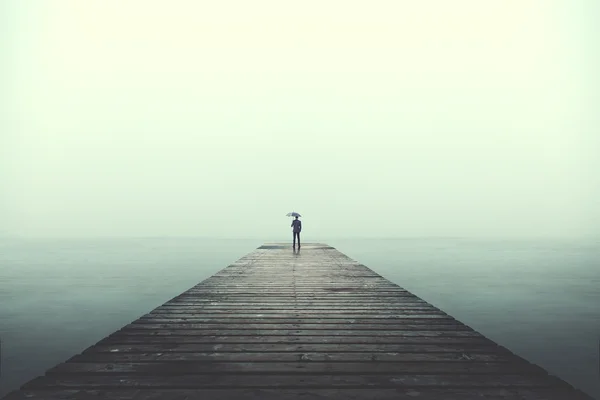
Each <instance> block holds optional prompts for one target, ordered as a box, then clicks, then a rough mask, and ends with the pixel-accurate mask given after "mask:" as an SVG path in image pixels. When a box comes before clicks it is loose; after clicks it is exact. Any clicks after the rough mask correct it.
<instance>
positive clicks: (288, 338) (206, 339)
mask: <svg viewBox="0 0 600 400" xmlns="http://www.w3.org/2000/svg"><path fill="white" fill-rule="evenodd" d="M487 342H488V339H487V338H485V337H483V336H481V337H451V336H416V337H410V336H375V335H369V336H338V335H336V336H327V335H321V336H306V335H257V336H237V335H236V336H220V335H214V336H195V335H194V336H190V335H179V334H163V335H126V334H123V333H114V334H112V335H110V336H109V337H107V338H105V339H103V340H101V341H100V342H98V344H113V343H119V344H129V343H140V344H143V343H160V344H163V343H165V344H167V343H178V344H195V343H198V344H203V343H213V344H215V343H218V344H221V343H226V344H233V343H241V344H250V343H273V344H288V343H302V344H328V343H331V344H363V343H369V344H387V343H389V344H462V343H465V344H467V345H471V344H486V343H487Z"/></svg>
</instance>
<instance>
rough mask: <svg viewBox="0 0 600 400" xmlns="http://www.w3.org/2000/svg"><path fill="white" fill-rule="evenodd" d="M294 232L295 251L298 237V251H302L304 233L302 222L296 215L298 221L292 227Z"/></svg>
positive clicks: (294, 221)
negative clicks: (301, 243) (301, 235)
mask: <svg viewBox="0 0 600 400" xmlns="http://www.w3.org/2000/svg"><path fill="white" fill-rule="evenodd" d="M290 226H291V227H292V228H294V229H293V231H294V249H295V248H296V237H298V249H300V231H302V221H300V220H299V219H298V216H297V215H296V219H295V220H293V221H292V225H290Z"/></svg>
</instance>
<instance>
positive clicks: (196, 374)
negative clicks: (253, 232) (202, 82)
mask: <svg viewBox="0 0 600 400" xmlns="http://www.w3.org/2000/svg"><path fill="white" fill-rule="evenodd" d="M25 398H27V399H61V400H64V399H90V398H93V399H98V398H106V399H114V400H117V399H132V400H133V399H135V400H146V399H147V400H165V399H173V400H175V399H176V400H180V399H185V398H190V399H191V398H206V399H227V400H230V399H236V398H239V399H261V400H262V399H267V400H269V399H277V400H286V399H291V398H294V399H297V398H340V399H342V398H344V399H346V398H348V399H365V400H366V399H375V398H377V399H409V398H410V399H414V398H421V399H424V400H432V399H447V400H458V399H461V400H475V399H477V400H481V399H484V398H486V399H488V400H489V399H496V400H500V399H503V400H506V399H509V400H517V399H518V400H542V399H545V400H558V399H565V400H589V399H590V398H589V397H588V396H585V395H583V394H582V393H581V392H579V391H577V390H574V389H573V388H571V387H570V386H568V385H567V384H566V383H565V382H563V381H561V380H559V379H557V378H555V377H552V376H549V375H548V373H547V372H546V371H544V370H543V369H541V368H540V367H538V366H535V365H533V364H531V363H529V362H527V361H526V360H524V359H522V358H520V357H518V356H516V355H514V354H512V353H511V352H510V351H508V350H507V349H506V348H504V347H502V346H499V345H497V344H496V343H494V342H493V341H491V340H489V339H487V338H485V337H484V336H483V335H481V334H480V333H478V332H476V331H474V330H473V329H471V328H470V327H468V326H466V325H464V324H462V323H460V322H459V321H457V320H455V319H454V318H453V317H452V316H450V315H447V314H446V313H445V312H443V311H442V310H440V309H439V308H437V307H435V306H433V305H431V304H429V303H428V302H426V301H424V300H423V299H420V298H419V297H417V296H415V295H414V294H412V293H410V292H408V291H407V290H406V289H404V288H401V287H399V286H397V285H395V284H393V283H391V282H389V281H388V280H386V279H385V278H383V277H382V276H380V275H378V274H376V273H374V272H373V271H371V270H369V269H368V268H367V267H366V266H364V265H362V264H360V263H358V262H356V261H353V260H351V259H350V258H348V257H347V256H345V255H343V254H341V253H340V252H338V251H337V250H335V249H334V248H331V247H330V246H327V245H323V244H308V245H306V244H305V245H304V246H303V249H302V252H301V255H298V254H293V253H292V252H291V251H290V249H289V245H280V244H268V245H265V246H261V248H260V249H257V250H256V251H255V252H253V253H250V254H248V255H247V256H244V257H242V258H241V259H239V260H238V261H236V262H235V263H232V264H231V265H229V266H228V267H226V268H224V269H223V270H221V271H220V272H218V273H217V274H215V275H213V276H212V277H210V278H209V279H207V280H205V281H203V282H201V283H199V284H197V285H195V286H194V287H192V288H191V289H189V290H187V291H186V292H184V293H182V294H180V295H178V296H176V297H174V298H173V299H171V300H169V301H168V302H166V303H165V304H163V305H162V306H160V307H157V308H155V309H154V310H152V311H150V312H149V313H148V314H146V315H143V316H142V317H141V318H139V319H137V320H136V321H134V322H132V323H130V324H128V325H126V326H125V327H124V328H122V329H120V330H118V331H117V332H115V333H113V334H111V335H109V336H108V337H106V338H104V339H102V340H100V341H99V342H98V343H97V344H96V345H94V346H91V347H90V348H88V349H86V350H85V351H83V352H82V354H79V355H76V356H74V357H72V358H70V359H69V360H68V361H67V362H65V363H63V364H59V365H58V366H56V367H54V368H52V369H50V370H49V371H48V372H47V373H46V375H45V376H43V377H39V378H37V379H34V380H32V381H30V382H29V383H27V384H26V385H25V386H24V387H23V389H22V390H20V391H16V392H13V393H11V394H10V395H9V396H8V398H7V399H8V400H22V399H25Z"/></svg>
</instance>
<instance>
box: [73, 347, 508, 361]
mask: <svg viewBox="0 0 600 400" xmlns="http://www.w3.org/2000/svg"><path fill="white" fill-rule="evenodd" d="M68 361H69V362H105V363H108V362H110V363H131V362H159V363H160V362H163V361H179V362H196V361H204V362H214V361H220V362H292V361H294V362H295V361H308V362H365V361H367V362H373V361H377V362H381V363H386V362H390V363H404V362H419V361H425V362H440V361H446V362H447V361H452V362H467V363H471V362H473V361H477V362H496V363H500V362H504V363H511V364H514V363H515V358H514V355H513V354H511V353H508V352H501V353H498V352H496V353H478V352H470V351H467V350H465V349H463V352H445V353H444V352H431V353H394V352H362V353H361V352H337V353H336V352H330V353H326V352H320V353H313V352H272V351H271V352H255V353H251V352H237V353H236V352H232V353H221V352H190V353H177V352H160V353H153V352H149V353H134V352H108V353H107V352H85V353H83V354H78V355H76V356H73V357H71V358H70V359H69V360H68Z"/></svg>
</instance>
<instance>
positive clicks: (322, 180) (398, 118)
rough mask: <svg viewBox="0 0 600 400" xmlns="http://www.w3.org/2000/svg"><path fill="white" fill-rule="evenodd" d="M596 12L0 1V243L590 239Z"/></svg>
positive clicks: (549, 6)
mask: <svg viewBox="0 0 600 400" xmlns="http://www.w3.org/2000/svg"><path fill="white" fill-rule="evenodd" d="M597 15H600V4H599V3H598V2H596V1H592V0H588V1H583V0H582V1H577V2H558V1H547V0H546V1H541V0H540V1H529V0H523V1H519V2H516V1H504V2H482V1H463V0H457V1H453V2H447V1H424V2H418V4H417V3H415V2H399V1H376V2H366V1H357V2H345V1H335V0H332V1H328V2H316V1H305V2H302V3H281V2H276V1H264V0H258V1H253V2H244V1H227V0H226V1H220V2H197V1H171V2H168V3H167V2H142V1H127V2H121V1H112V0H109V1H107V0H104V1H91V0H90V1H86V2H81V1H75V0H64V1H52V2H50V1H48V2H23V1H18V0H7V1H4V2H2V3H1V4H0V35H1V37H2V38H3V39H2V41H0V50H1V59H2V63H1V65H0V68H1V70H0V85H1V87H2V90H1V91H0V104H1V105H2V110H3V112H2V114H0V115H1V116H0V118H1V119H0V157H1V159H0V220H1V221H2V223H1V224H0V234H1V235H4V236H19V237H111V236H118V237H121V236H203V237H223V238H227V237H234V238H238V237H249V238H261V239H262V238H265V239H272V238H279V237H284V238H288V236H290V238H291V230H290V228H289V224H290V220H289V219H288V218H286V217H285V214H286V213H288V212H290V211H297V212H300V213H301V214H302V215H303V218H302V220H303V235H304V237H303V240H306V241H311V239H315V238H316V239H322V238H330V237H427V236H444V237H483V236H486V237H489V236H494V237H496V236H502V237H522V236H525V237H529V236H531V237H535V236H552V237H582V236H598V234H599V233H600V231H599V228H598V227H599V226H600V212H599V211H598V207H597V205H598V204H599V201H600V184H599V179H598V173H597V172H598V171H600V163H599V162H598V154H599V153H600V152H599V150H600V140H599V139H598V138H599V132H598V126H599V122H600V121H599V115H600V113H599V112H598V109H599V107H598V106H599V100H598V93H599V89H600V85H599V84H598V78H597V71H599V70H600V65H599V63H598V60H599V57H598V55H599V48H600V47H599V46H598V38H600V32H599V28H598V25H597V24H595V21H594V19H593V17H594V16H597Z"/></svg>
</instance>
